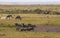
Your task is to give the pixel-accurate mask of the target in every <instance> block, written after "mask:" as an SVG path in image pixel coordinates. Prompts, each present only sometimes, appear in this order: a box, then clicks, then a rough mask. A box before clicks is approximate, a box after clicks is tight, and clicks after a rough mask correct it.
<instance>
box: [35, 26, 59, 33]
mask: <svg viewBox="0 0 60 38" xmlns="http://www.w3.org/2000/svg"><path fill="white" fill-rule="evenodd" d="M35 31H37V32H60V26H52V25H51V26H50V25H49V26H48V25H44V26H37V27H36V28H35Z"/></svg>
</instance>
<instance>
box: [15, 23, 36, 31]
mask: <svg viewBox="0 0 60 38" xmlns="http://www.w3.org/2000/svg"><path fill="white" fill-rule="evenodd" d="M15 26H16V30H17V31H34V30H35V28H36V25H32V24H27V25H25V24H24V23H22V24H18V23H15Z"/></svg>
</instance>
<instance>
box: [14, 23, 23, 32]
mask: <svg viewBox="0 0 60 38" xmlns="http://www.w3.org/2000/svg"><path fill="white" fill-rule="evenodd" d="M15 26H16V30H17V31H19V30H20V28H21V27H22V25H21V24H18V23H15Z"/></svg>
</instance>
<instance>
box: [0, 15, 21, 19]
mask: <svg viewBox="0 0 60 38" xmlns="http://www.w3.org/2000/svg"><path fill="white" fill-rule="evenodd" d="M12 18H14V17H13V16H12V15H7V16H0V19H12ZM15 19H20V20H21V16H19V15H18V16H16V17H15Z"/></svg>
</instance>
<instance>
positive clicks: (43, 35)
mask: <svg viewBox="0 0 60 38" xmlns="http://www.w3.org/2000/svg"><path fill="white" fill-rule="evenodd" d="M7 15H8V14H0V16H1V17H4V16H7ZM12 15H13V17H14V18H12V19H10V20H8V19H0V26H14V23H24V24H28V23H31V24H35V25H36V26H40V25H46V24H48V25H54V26H55V25H57V26H60V15H45V14H44V15H43V14H12ZM17 15H20V16H21V17H22V20H16V19H15V17H16V16H17ZM0 38H60V32H34V31H30V32H29V31H26V32H21V31H16V30H15V27H13V28H12V27H11V28H10V27H0Z"/></svg>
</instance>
